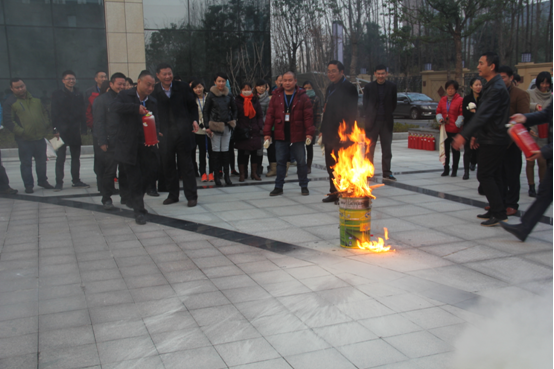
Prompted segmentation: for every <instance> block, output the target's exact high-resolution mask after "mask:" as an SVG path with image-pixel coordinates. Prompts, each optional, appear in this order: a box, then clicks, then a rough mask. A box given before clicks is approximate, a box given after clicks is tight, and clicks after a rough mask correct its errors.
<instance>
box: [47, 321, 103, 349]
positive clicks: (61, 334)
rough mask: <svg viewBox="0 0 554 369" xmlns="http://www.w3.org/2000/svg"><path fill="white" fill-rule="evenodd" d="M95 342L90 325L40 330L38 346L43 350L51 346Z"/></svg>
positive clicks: (59, 346)
mask: <svg viewBox="0 0 554 369" xmlns="http://www.w3.org/2000/svg"><path fill="white" fill-rule="evenodd" d="M91 343H92V344H93V343H95V339H94V333H93V331H92V327H91V326H90V325H86V326H82V327H74V328H65V329H58V330H52V331H45V332H40V334H39V342H38V348H39V351H45V350H48V349H52V348H64V347H71V346H81V345H86V344H91Z"/></svg>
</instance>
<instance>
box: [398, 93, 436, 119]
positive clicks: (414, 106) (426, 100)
mask: <svg viewBox="0 0 554 369" xmlns="http://www.w3.org/2000/svg"><path fill="white" fill-rule="evenodd" d="M438 105H439V103H437V102H436V101H433V99H431V98H430V97H429V96H427V95H425V94H422V93H421V92H402V93H399V94H397V104H396V109H395V110H394V113H393V114H394V115H401V116H405V117H410V118H412V119H419V118H428V119H432V118H434V117H435V115H436V112H437V106H438Z"/></svg>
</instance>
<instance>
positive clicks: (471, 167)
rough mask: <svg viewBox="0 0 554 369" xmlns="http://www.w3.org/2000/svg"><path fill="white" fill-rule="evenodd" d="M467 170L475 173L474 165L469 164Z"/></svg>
mask: <svg viewBox="0 0 554 369" xmlns="http://www.w3.org/2000/svg"><path fill="white" fill-rule="evenodd" d="M469 170H471V171H472V172H474V171H475V164H469Z"/></svg>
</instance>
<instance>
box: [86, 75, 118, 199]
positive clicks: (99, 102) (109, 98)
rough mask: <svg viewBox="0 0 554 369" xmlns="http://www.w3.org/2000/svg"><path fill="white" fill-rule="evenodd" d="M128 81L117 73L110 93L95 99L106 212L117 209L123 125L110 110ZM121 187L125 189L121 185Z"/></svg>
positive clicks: (98, 168) (97, 155)
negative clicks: (118, 140)
mask: <svg viewBox="0 0 554 369" xmlns="http://www.w3.org/2000/svg"><path fill="white" fill-rule="evenodd" d="M125 78H126V77H125V75H124V74H123V73H114V74H113V75H112V77H111V78H110V84H109V86H110V87H109V89H108V91H106V92H105V93H102V94H101V95H100V96H98V97H97V98H96V99H94V102H93V104H92V115H93V118H94V121H93V122H94V126H93V131H92V133H93V135H94V138H95V145H97V149H96V150H95V152H94V159H95V160H94V161H95V170H96V177H97V179H96V182H97V183H98V190H99V191H100V193H101V194H102V204H103V205H104V209H106V210H111V209H113V202H112V198H111V196H112V195H113V194H114V193H115V187H114V178H115V177H116V171H117V162H116V161H115V160H114V153H115V142H114V141H115V136H116V135H117V125H118V121H119V116H118V115H117V114H116V113H114V112H110V111H109V108H110V106H111V104H112V103H113V102H114V101H115V98H116V97H117V94H118V93H119V92H121V91H123V90H124V89H125ZM103 86H104V85H103ZM124 181H125V180H123V182H124ZM119 185H120V187H121V181H120V183H119ZM122 197H123V195H122Z"/></svg>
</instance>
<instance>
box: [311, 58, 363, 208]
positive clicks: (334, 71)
mask: <svg viewBox="0 0 554 369" xmlns="http://www.w3.org/2000/svg"><path fill="white" fill-rule="evenodd" d="M327 77H328V78H329V80H330V81H331V84H330V85H329V87H327V91H326V92H325V103H324V104H323V117H322V119H321V130H320V134H319V136H320V137H321V139H322V141H323V144H324V145H325V166H326V167H327V172H328V173H329V183H330V185H329V193H330V195H329V196H327V197H326V198H324V199H323V200H322V201H323V202H335V201H337V200H338V195H337V193H336V192H337V189H336V187H335V184H334V183H333V178H334V177H333V169H332V168H331V167H333V166H334V165H335V159H333V157H332V156H331V153H333V152H335V155H336V154H338V151H339V149H340V147H341V143H340V137H339V133H338V132H339V126H340V124H341V123H342V122H343V121H344V122H345V123H346V124H347V125H348V126H349V127H352V126H353V125H354V121H355V120H356V113H357V111H358V90H357V89H356V86H354V85H353V84H352V83H350V82H349V81H348V80H347V79H346V77H345V76H344V65H343V64H342V63H341V62H340V61H338V60H331V61H330V62H329V64H328V65H327Z"/></svg>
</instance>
